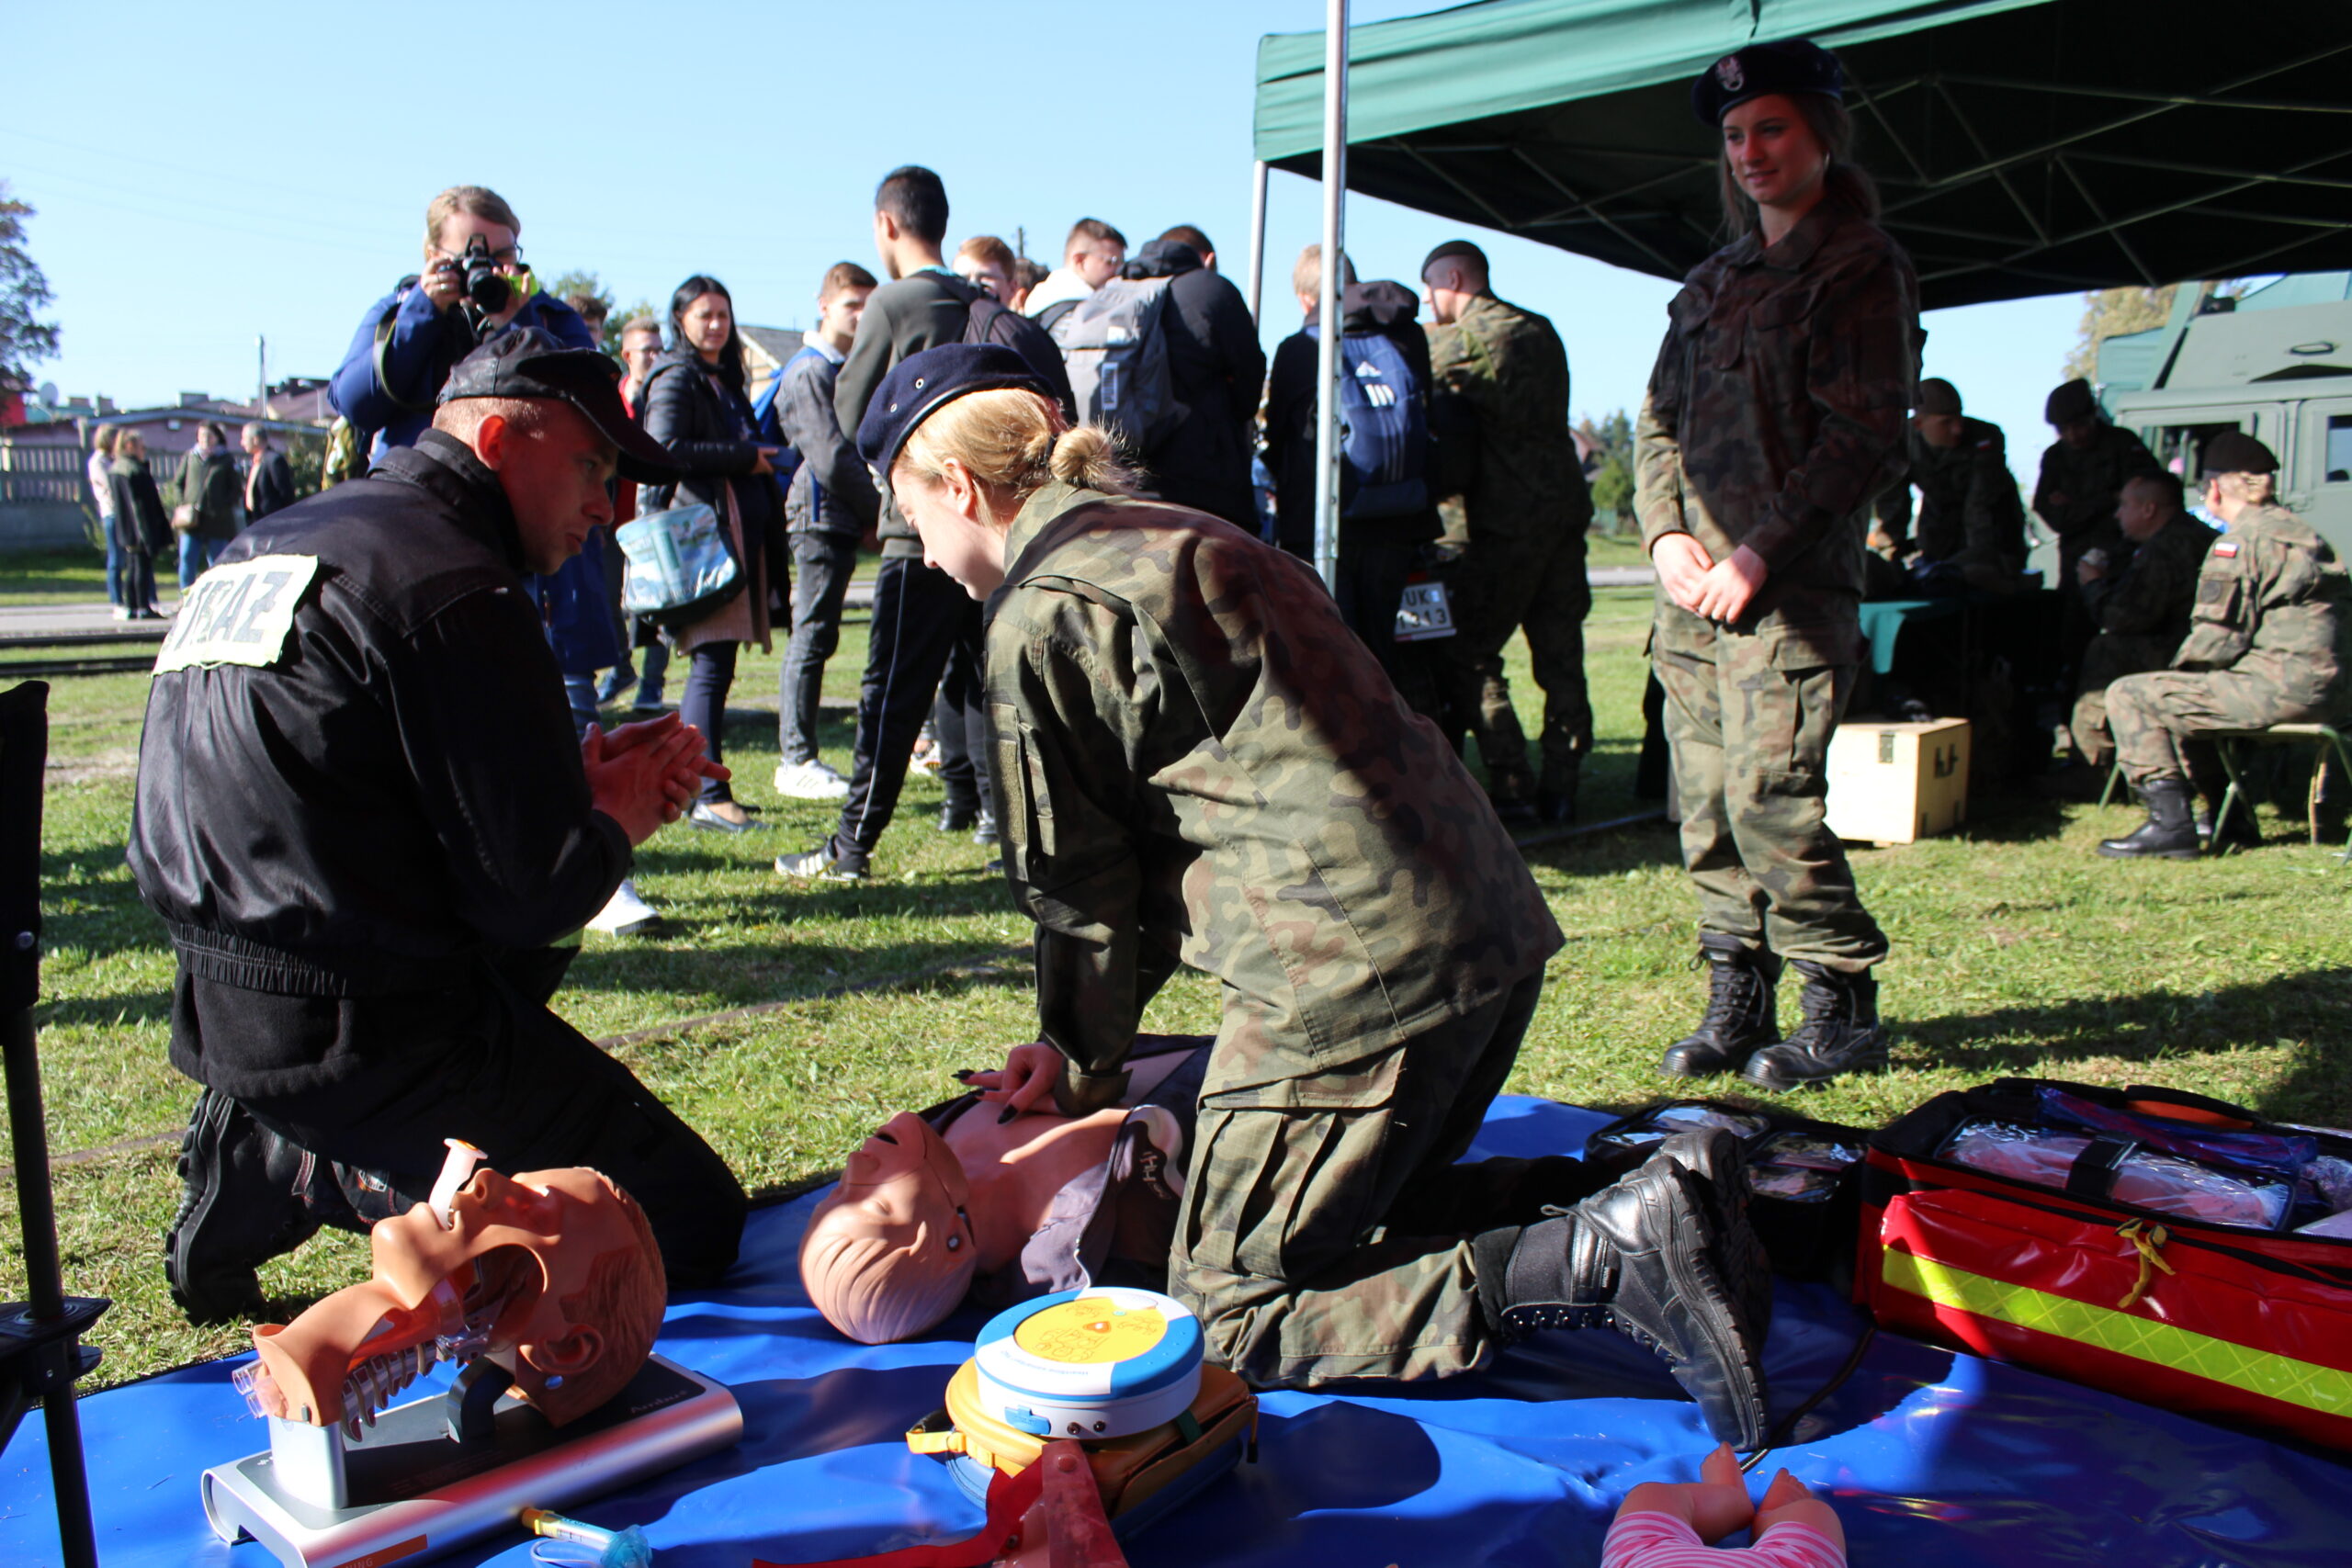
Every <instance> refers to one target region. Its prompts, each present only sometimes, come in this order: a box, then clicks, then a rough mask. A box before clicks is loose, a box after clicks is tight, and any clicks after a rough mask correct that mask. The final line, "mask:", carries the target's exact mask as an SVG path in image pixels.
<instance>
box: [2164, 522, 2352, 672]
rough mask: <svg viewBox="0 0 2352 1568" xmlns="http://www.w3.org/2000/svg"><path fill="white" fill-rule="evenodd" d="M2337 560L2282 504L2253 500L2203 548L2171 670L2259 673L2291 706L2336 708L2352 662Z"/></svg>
mask: <svg viewBox="0 0 2352 1568" xmlns="http://www.w3.org/2000/svg"><path fill="white" fill-rule="evenodd" d="M2346 597H2347V592H2346V579H2345V573H2344V563H2343V562H2341V561H2339V560H2337V559H2336V558H2335V550H2334V549H2332V548H2331V547H2329V546H2328V543H2327V541H2326V540H2324V539H2323V538H2321V537H2320V536H2319V535H2318V534H2317V533H2315V532H2314V531H2313V530H2312V525H2310V524H2308V523H2306V522H2304V521H2303V520H2302V519H2301V518H2300V517H2298V516H2296V515H2295V514H2294V513H2291V512H2290V511H2288V510H2287V509H2286V508H2285V507H2283V506H2267V505H2265V506H2250V507H2248V508H2246V510H2245V511H2244V512H2242V513H2238V519H2237V521H2236V522H2234V523H2233V524H2231V525H2230V531H2229V532H2228V533H2226V534H2224V535H2222V536H2221V537H2220V538H2218V539H2216V540H2214V541H2213V547H2212V548H2211V549H2210V550H2208V551H2206V552H2205V568H2204V570H2202V571H2200V572H2199V574H2198V577H2197V603H2196V607H2195V608H2194V609H2193V610H2192V611H2191V612H2190V622H2189V627H2188V640H2187V641H2185V642H2183V643H2182V644H2181V645H2180V651H2179V652H2178V653H2176V654H2175V655H2173V660H2172V662H2173V668H2174V669H2176V670H2233V671H2238V672H2239V673H2241V674H2250V675H2258V676H2261V677H2262V678H2263V679H2264V680H2266V681H2267V682H2270V683H2271V684H2272V685H2273V686H2274V687H2276V688H2277V689H2278V694H2279V695H2280V697H2281V698H2282V699H2284V701H2285V702H2286V703H2287V704H2288V705H2291V706H2295V707H2304V708H2316V709H2325V710H2333V711H2339V712H2340V710H2341V708H2342V706H2343V699H2344V696H2345V672H2346V670H2347V669H2352V647H2347V646H2346V645H2347V642H2352V615H2346V604H2345V601H2346Z"/></svg>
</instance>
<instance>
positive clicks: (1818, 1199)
mask: <svg viewBox="0 0 2352 1568" xmlns="http://www.w3.org/2000/svg"><path fill="white" fill-rule="evenodd" d="M1861 1157H1862V1150H1861V1146H1860V1145H1858V1144H1841V1143H1839V1142H1838V1141H1837V1140H1836V1139H1834V1138H1825V1137H1821V1136H1820V1135H1818V1134H1813V1133H1776V1134H1773V1135H1772V1136H1770V1137H1769V1138H1767V1139H1765V1140H1764V1142H1763V1143H1762V1144H1761V1145H1758V1148H1757V1150H1756V1152H1755V1153H1754V1154H1753V1155H1751V1156H1749V1157H1748V1162H1747V1187H1748V1190H1749V1191H1751V1192H1754V1193H1755V1194H1756V1195H1757V1196H1758V1197H1762V1198H1781V1199H1785V1200H1787V1201H1791V1202H1797V1203H1826V1202H1827V1201H1829V1199H1830V1196H1831V1195H1832V1194H1833V1193H1835V1192H1836V1191H1837V1190H1838V1179H1840V1178H1841V1177H1842V1176H1844V1175H1845V1173H1846V1172H1847V1171H1848V1170H1849V1169H1850V1168H1853V1166H1854V1165H1855V1164H1856V1163H1857V1162H1858V1161H1860V1159H1861Z"/></svg>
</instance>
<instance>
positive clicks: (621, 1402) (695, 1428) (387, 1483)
mask: <svg viewBox="0 0 2352 1568" xmlns="http://www.w3.org/2000/svg"><path fill="white" fill-rule="evenodd" d="M487 1364H488V1363H476V1365H487ZM470 1370H471V1369H470V1368H469V1371H470ZM485 1389H486V1390H487V1392H489V1393H491V1394H492V1398H491V1399H487V1400H486V1399H483V1398H481V1397H480V1395H481V1393H482V1392H484V1391H485ZM471 1392H472V1393H474V1394H475V1397H473V1398H471V1399H469V1397H468V1394H469V1385H468V1382H467V1380H466V1379H464V1378H463V1377H460V1379H459V1381H458V1386H457V1387H455V1388H452V1389H450V1390H449V1391H448V1392H447V1393H437V1394H430V1395H427V1396H426V1397H425V1398H423V1399H418V1400H412V1401H411V1402H409V1403H408V1404H399V1405H394V1406H393V1407H392V1408H390V1409H389V1410H386V1411H384V1412H383V1413H382V1414H381V1415H380V1416H378V1417H377V1418H376V1420H375V1421H374V1423H373V1424H372V1425H370V1426H368V1427H367V1428H366V1430H365V1431H364V1432H363V1433H362V1434H361V1436H360V1437H359V1438H356V1440H355V1439H353V1438H349V1437H347V1436H346V1435H345V1432H344V1429H343V1428H342V1427H315V1426H310V1425H307V1424H304V1423H300V1422H295V1421H286V1420H280V1419H277V1418H276V1417H265V1419H266V1420H267V1421H268V1424H269V1428H270V1433H269V1436H270V1446H269V1448H268V1449H267V1450H265V1451H263V1452H261V1453H257V1454H252V1455H249V1456H247V1457H246V1458H244V1459H241V1460H239V1461H236V1462H235V1463H233V1464H221V1465H215V1466H213V1467H212V1468H211V1469H210V1470H208V1471H206V1472H204V1480H203V1492H204V1512H205V1516H206V1517H207V1518H208V1519H209V1520H210V1521H211V1525H212V1529H213V1533H215V1534H216V1535H218V1536H219V1537H220V1539H221V1540H225V1541H231V1542H234V1541H236V1540H241V1539H242V1538H243V1537H244V1536H252V1537H253V1538H254V1540H258V1541H260V1542H261V1543H262V1545H263V1546H265V1547H266V1548H267V1549H268V1550H269V1551H270V1552H271V1553H272V1554H273V1555H275V1556H276V1557H277V1560H278V1562H282V1563H284V1564H286V1568H351V1565H354V1564H358V1563H369V1564H373V1563H379V1562H394V1561H399V1562H402V1563H406V1562H412V1561H413V1562H423V1561H424V1560H425V1559H426V1558H428V1557H433V1556H437V1555H439V1554H440V1553H442V1552H444V1551H454V1550H455V1549H456V1548H458V1547H460V1546H463V1545H465V1544H466V1543H467V1542H469V1541H473V1540H481V1538H482V1537H483V1536H486V1535H491V1534H494V1533H497V1532H499V1531H503V1530H512V1529H515V1528H516V1524H517V1521H518V1520H519V1519H520V1518H521V1517H522V1515H523V1513H524V1511H525V1510H526V1508H529V1507H533V1506H538V1507H542V1508H543V1507H546V1506H558V1507H568V1506H572V1505H574V1504H577V1503H582V1502H585V1501H587V1500H588V1499H590V1498H593V1497H596V1496H599V1495H603V1494H605V1493H606V1492H610V1491H612V1490H613V1489H614V1488H616V1487H619V1486H625V1485H627V1484H628V1483H630V1482H633V1481H638V1480H641V1479H643V1478H644V1477H646V1476H649V1475H659V1474H660V1473H662V1472H663V1471H666V1470H674V1469H675V1468H677V1467H678V1466H679V1465H682V1464H684V1463H685V1462H686V1461H689V1460H693V1459H699V1458H701V1457H702V1456H703V1455H704V1454H707V1453H715V1452H717V1451H718V1450H720V1449H723V1448H726V1447H728V1446H729V1445H730V1444H732V1443H734V1442H735V1441H736V1440H737V1439H738V1438H741V1436H742V1434H743V1413H742V1410H741V1407H739V1406H738V1405H737V1404H736V1403H735V1396H734V1395H733V1394H732V1393H729V1392H728V1390H727V1387H726V1385H725V1384H723V1383H720V1382H714V1381H713V1380H711V1379H709V1378H707V1377H704V1376H702V1375H700V1374H699V1373H696V1372H690V1371H686V1370H685V1369H684V1368H683V1367H681V1366H678V1365H677V1364H675V1363H674V1362H672V1361H669V1360H667V1359H663V1358H662V1357H660V1356H652V1357H649V1358H648V1359H647V1360H646V1363H645V1365H644V1366H642V1367H640V1368H639V1369H638V1373H637V1376H636V1377H635V1378H633V1379H631V1380H630V1381H629V1382H628V1384H627V1385H626V1386H624V1387H623V1388H622V1389H621V1391H620V1393H616V1394H615V1395H614V1396H613V1397H612V1398H611V1399H610V1400H608V1401H607V1402H606V1403H605V1404H604V1405H602V1406H601V1407H599V1408H598V1409H595V1410H593V1411H591V1412H590V1413H589V1414H587V1415H585V1416H581V1417H579V1418H578V1419H577V1420H575V1421H572V1422H571V1424H569V1425H568V1426H565V1427H550V1426H549V1425H548V1422H547V1418H546V1417H545V1416H541V1415H540V1414H539V1413H538V1412H537V1411H536V1410H534V1409H532V1408H531V1407H530V1406H529V1405H527V1404H523V1403H522V1402H520V1401H519V1400H516V1399H515V1398H513V1397H511V1396H500V1395H498V1394H497V1393H496V1388H495V1386H494V1385H484V1389H475V1390H472V1391H471ZM461 1429H462V1430H463V1431H465V1433H466V1436H464V1437H462V1438H459V1437H457V1436H453V1435H452V1434H453V1433H454V1432H456V1431H458V1430H461Z"/></svg>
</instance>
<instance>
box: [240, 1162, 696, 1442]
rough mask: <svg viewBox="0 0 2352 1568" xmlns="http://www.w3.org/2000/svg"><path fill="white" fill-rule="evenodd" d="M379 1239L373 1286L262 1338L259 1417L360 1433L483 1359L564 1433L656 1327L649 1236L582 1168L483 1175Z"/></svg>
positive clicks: (654, 1249)
mask: <svg viewBox="0 0 2352 1568" xmlns="http://www.w3.org/2000/svg"><path fill="white" fill-rule="evenodd" d="M467 1152H468V1153H469V1154H470V1153H471V1152H472V1151H467ZM475 1157H479V1156H475ZM448 1183H449V1177H448V1175H447V1173H445V1185H447V1184H448ZM436 1208H440V1209H442V1210H444V1211H445V1213H446V1222H445V1213H436V1212H435V1210H436ZM369 1240H370V1246H371V1248H372V1250H373V1253H374V1259H375V1278H373V1279H372V1280H368V1282H367V1283H365V1284H361V1285H354V1286H351V1287H350V1288H348V1289H346V1290H342V1291H337V1292H334V1294H333V1295H331V1296H328V1297H327V1298H326V1299H325V1300H323V1301H321V1302H319V1303H317V1304H316V1305H314V1306H312V1307H311V1308H310V1309H309V1310H307V1311H305V1312H304V1313H302V1314H300V1316H298V1317H297V1318H295V1320H294V1321H293V1322H292V1323H290V1324H287V1325H277V1324H263V1325H258V1326H256V1327H255V1328H254V1348H256V1349H257V1350H258V1351H259V1352H260V1358H261V1359H260V1362H259V1365H258V1368H257V1370H256V1375H254V1376H252V1377H251V1378H249V1379H243V1380H241V1381H242V1382H246V1383H248V1384H249V1385H250V1386H248V1387H247V1400H248V1402H249V1403H250V1404H253V1406H254V1410H255V1412H256V1413H257V1414H265V1415H272V1416H281V1417H284V1418H287V1419H289V1420H297V1421H306V1422H309V1423H311V1425H314V1426H322V1427H325V1426H335V1425H343V1426H345V1427H346V1428H349V1429H353V1430H355V1431H356V1427H357V1426H358V1424H359V1423H360V1422H361V1421H372V1420H373V1419H374V1417H375V1416H376V1414H377V1413H378V1412H379V1411H380V1410H381V1409H382V1408H383V1407H384V1406H385V1405H387V1404H390V1398H391V1395H392V1394H393V1393H396V1392H397V1391H398V1390H399V1389H400V1388H401V1387H402V1386H403V1385H405V1384H406V1383H407V1382H410V1381H411V1380H412V1379H413V1378H414V1377H415V1376H416V1375H417V1374H418V1373H419V1372H421V1371H424V1369H425V1368H427V1367H429V1366H431V1365H432V1364H433V1363H434V1362H435V1360H443V1359H446V1360H470V1359H474V1358H476V1357H486V1358H488V1359H490V1360H492V1361H493V1362H495V1363H496V1364H497V1365H499V1366H501V1367H503V1368H504V1369H505V1370H506V1371H508V1372H509V1373H510V1374H512V1376H513V1377H514V1380H515V1385H514V1392H515V1393H516V1394H517V1395H518V1396H519V1397H521V1398H523V1399H525V1400H526V1401H527V1402H529V1403H530V1404H532V1405H533V1406H535V1407H536V1408H537V1410H538V1411H539V1412H540V1413H541V1414H542V1415H544V1416H546V1417H547V1418H548V1421H549V1422H551V1423H552V1424H554V1425H556V1426H559V1427H560V1426H562V1425H564V1424H565V1423H566V1422H568V1421H571V1420H572V1419H574V1418H576V1417H578V1416H583V1415H586V1414H587V1413H588V1412H589V1411H591V1410H594V1409H595V1408H596V1407H597V1406H598V1405H600V1404H604V1403H605V1401H606V1400H607V1399H610V1398H611V1397H612V1396H613V1395H614V1394H615V1393H618V1392H619V1391H620V1389H621V1387H622V1386H623V1385H624V1384H626V1383H627V1382H628V1381H629V1379H630V1378H632V1377H634V1376H636V1375H637V1371H638V1369H639V1368H640V1367H642V1366H643V1365H644V1364H645V1359H646V1357H647V1356H648V1355H649V1354H650V1353H651V1350H652V1347H653V1338H654V1335H655V1334H656V1332H657V1331H658V1330H659V1329H660V1327H661V1325H662V1306H663V1304H664V1303H665V1301H666V1299H667V1298H666V1288H665V1284H664V1280H663V1275H662V1252H661V1248H660V1247H659V1246H658V1245H657V1244H656V1243H655V1241H654V1239H653V1232H652V1229H651V1227H650V1225H648V1224H647V1223H646V1220H645V1215H644V1213H643V1212H642V1211H641V1210H639V1208H638V1206H637V1204H636V1202H635V1201H633V1200H632V1199H631V1198H630V1197H629V1196H628V1194H627V1193H625V1192H623V1191H622V1190H620V1189H619V1188H618V1187H616V1186H615V1185H614V1184H613V1183H612V1182H611V1181H610V1180H609V1179H606V1178H605V1177H604V1176H602V1175H599V1174H598V1173H597V1172H595V1171H593V1170H589V1169H585V1168H578V1167H575V1168H569V1169H563V1170H537V1171H526V1172H525V1173H524V1174H522V1175H520V1176H515V1177H512V1178H509V1177H506V1176H503V1175H501V1174H500V1173H498V1172H497V1171H494V1170H488V1169H483V1170H479V1171H475V1172H473V1173H472V1175H471V1176H470V1178H468V1179H464V1180H463V1183H462V1185H456V1186H455V1187H454V1190H448V1191H447V1193H446V1194H445V1193H444V1191H443V1190H440V1189H436V1190H435V1201H433V1202H430V1203H419V1204H417V1205H416V1206H415V1207H414V1208H412V1209H411V1210H409V1212H408V1213H404V1214H399V1215H395V1216H393V1217H392V1218H390V1219H387V1220H382V1221H379V1222H378V1223H377V1224H376V1226H375V1229H374V1230H373V1232H371V1233H370V1238H369Z"/></svg>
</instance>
